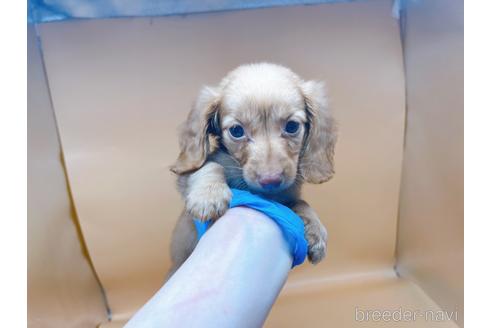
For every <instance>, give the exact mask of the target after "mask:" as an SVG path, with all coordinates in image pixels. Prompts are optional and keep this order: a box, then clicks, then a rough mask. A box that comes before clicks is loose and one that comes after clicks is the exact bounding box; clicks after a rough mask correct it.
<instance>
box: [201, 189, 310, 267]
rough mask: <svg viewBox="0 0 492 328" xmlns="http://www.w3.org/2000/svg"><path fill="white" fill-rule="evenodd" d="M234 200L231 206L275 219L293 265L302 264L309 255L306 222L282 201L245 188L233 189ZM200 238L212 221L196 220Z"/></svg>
mask: <svg viewBox="0 0 492 328" xmlns="http://www.w3.org/2000/svg"><path fill="white" fill-rule="evenodd" d="M231 190H232V200H231V203H230V204H229V207H230V208H233V207H237V206H246V207H249V208H252V209H255V210H257V211H260V212H262V213H264V214H265V215H266V216H268V217H269V218H270V219H272V220H273V221H275V223H277V224H278V226H279V227H280V230H282V234H283V236H284V238H285V240H286V241H287V243H288V245H289V248H290V253H291V254H292V257H293V262H292V267H295V266H296V265H299V264H302V263H303V262H304V260H305V259H306V255H307V248H308V245H307V241H306V238H304V222H303V221H302V219H301V218H300V217H299V216H298V215H297V214H296V213H294V212H293V211H292V210H291V209H290V208H288V207H287V206H284V205H282V204H280V203H277V202H274V201H271V200H267V199H265V198H262V197H261V196H259V195H255V194H252V193H250V192H248V191H245V190H239V189H231ZM194 223H195V228H196V232H197V236H198V239H199V240H200V238H201V237H202V236H203V235H204V234H205V232H206V231H207V229H208V228H209V227H210V226H211V223H212V222H211V221H205V222H203V221H199V220H196V219H195V220H194Z"/></svg>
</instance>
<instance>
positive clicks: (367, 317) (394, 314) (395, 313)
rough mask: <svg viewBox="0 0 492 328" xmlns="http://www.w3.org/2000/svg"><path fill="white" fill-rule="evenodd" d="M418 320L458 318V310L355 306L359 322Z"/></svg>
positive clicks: (432, 320)
mask: <svg viewBox="0 0 492 328" xmlns="http://www.w3.org/2000/svg"><path fill="white" fill-rule="evenodd" d="M417 320H425V321H431V322H442V321H451V320H458V311H449V312H448V311H444V310H437V311H433V310H427V311H421V310H406V309H402V308H401V307H400V308H398V309H396V310H365V309H359V307H356V308H355V321H358V322H369V321H374V322H378V321H382V322H390V321H394V322H410V321H417Z"/></svg>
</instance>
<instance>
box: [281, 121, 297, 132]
mask: <svg viewBox="0 0 492 328" xmlns="http://www.w3.org/2000/svg"><path fill="white" fill-rule="evenodd" d="M284 131H285V132H287V133H288V134H296V133H297V132H298V131H299V122H296V121H288V122H287V124H285V127H284Z"/></svg>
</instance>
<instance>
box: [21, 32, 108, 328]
mask: <svg viewBox="0 0 492 328" xmlns="http://www.w3.org/2000/svg"><path fill="white" fill-rule="evenodd" d="M27 37H28V43H27V45H28V60H27V72H28V76H27V81H28V92H27V122H28V129H27V130H28V134H27V148H28V163H27V190H28V194H27V197H28V198H27V199H28V202H27V216H28V217H27V239H28V244H27V263H28V271H27V286H28V295H27V306H28V325H29V327H32V328H38V327H39V328H43V327H67V328H68V327H91V326H92V327H94V326H96V325H97V324H98V323H99V322H101V321H104V320H106V309H105V305H104V303H103V297H102V294H101V290H100V288H99V286H98V283H97V281H96V278H95V276H94V274H93V272H92V271H91V269H90V266H89V262H88V260H87V258H86V257H85V256H84V254H83V251H82V247H81V244H80V241H79V239H78V237H77V230H76V225H75V221H74V220H75V217H74V212H73V208H72V205H71V202H70V198H69V195H68V187H67V182H66V179H65V175H64V170H63V167H62V163H61V157H60V155H61V152H60V144H59V143H58V136H57V132H56V125H55V119H54V115H53V110H52V108H51V103H50V99H49V93H48V88H47V85H46V80H45V77H44V73H43V65H42V60H41V56H40V52H39V49H38V48H37V46H36V36H35V32H34V29H33V26H32V25H31V26H29V27H28V35H27Z"/></svg>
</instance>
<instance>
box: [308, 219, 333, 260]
mask: <svg viewBox="0 0 492 328" xmlns="http://www.w3.org/2000/svg"><path fill="white" fill-rule="evenodd" d="M327 236H328V234H327V233H326V229H325V227H323V225H321V224H308V225H306V226H305V237H306V240H307V242H308V259H309V262H311V263H312V264H318V263H319V262H321V260H322V259H323V258H324V257H325V255H326V241H327Z"/></svg>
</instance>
